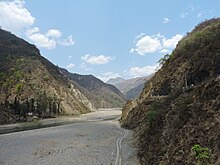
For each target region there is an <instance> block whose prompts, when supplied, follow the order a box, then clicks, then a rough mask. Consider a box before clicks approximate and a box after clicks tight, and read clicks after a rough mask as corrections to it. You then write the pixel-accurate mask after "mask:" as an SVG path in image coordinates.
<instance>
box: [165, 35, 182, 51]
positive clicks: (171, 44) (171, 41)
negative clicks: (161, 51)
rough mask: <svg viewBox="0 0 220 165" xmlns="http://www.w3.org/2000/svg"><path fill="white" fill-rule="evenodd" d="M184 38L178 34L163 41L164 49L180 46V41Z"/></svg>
mask: <svg viewBox="0 0 220 165" xmlns="http://www.w3.org/2000/svg"><path fill="white" fill-rule="evenodd" d="M182 38H183V35H182V34H176V35H175V36H173V37H172V38H170V39H164V40H163V48H166V49H173V48H175V46H176V45H177V44H178V42H179V40H181V39H182Z"/></svg>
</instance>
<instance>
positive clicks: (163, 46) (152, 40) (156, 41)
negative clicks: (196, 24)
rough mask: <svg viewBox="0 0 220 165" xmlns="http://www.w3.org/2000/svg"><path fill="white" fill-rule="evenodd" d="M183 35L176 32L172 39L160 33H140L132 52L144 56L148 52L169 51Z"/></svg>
mask: <svg viewBox="0 0 220 165" xmlns="http://www.w3.org/2000/svg"><path fill="white" fill-rule="evenodd" d="M182 37H183V35H181V34H176V35H175V36H173V37H172V38H170V39H167V38H166V37H165V36H163V35H161V34H160V33H158V34H157V35H153V36H149V35H143V33H141V35H138V37H136V39H135V47H134V48H132V49H131V50H130V53H137V54H139V55H142V56H144V55H145V54H148V53H156V52H160V53H164V52H166V53H168V52H171V51H172V49H174V48H175V46H176V45H177V43H178V41H179V40H180V39H181V38H182Z"/></svg>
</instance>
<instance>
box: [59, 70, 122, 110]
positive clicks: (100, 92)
mask: <svg viewBox="0 0 220 165" xmlns="http://www.w3.org/2000/svg"><path fill="white" fill-rule="evenodd" d="M60 70H61V72H62V73H64V74H65V75H66V77H68V78H69V79H70V80H72V81H74V82H76V83H77V84H78V86H79V87H78V89H79V90H80V91H81V93H83V94H84V95H85V96H86V97H87V98H88V99H89V100H90V101H91V102H92V104H93V106H94V107H95V108H114V107H122V106H124V104H125V97H124V95H123V94H122V93H121V92H120V91H119V90H118V89H117V88H116V87H115V86H113V85H110V84H106V83H104V82H103V81H101V80H99V79H98V78H96V77H95V76H93V75H79V74H76V73H74V74H73V73H69V72H68V71H67V70H65V69H61V68H60ZM77 84H76V85H77Z"/></svg>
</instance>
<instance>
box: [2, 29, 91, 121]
mask: <svg viewBox="0 0 220 165" xmlns="http://www.w3.org/2000/svg"><path fill="white" fill-rule="evenodd" d="M0 77H1V79H0V113H1V114H0V123H11V122H16V121H18V120H19V121H21V120H24V121H25V120H27V114H28V113H31V114H34V115H36V116H38V117H40V118H45V117H52V116H57V115H60V114H80V113H86V112H89V111H91V110H92V104H91V102H90V101H89V100H88V99H87V98H86V97H85V96H84V95H83V94H82V93H81V92H80V91H79V90H78V89H77V88H76V87H75V86H74V84H73V83H71V82H70V81H69V80H68V79H67V78H66V77H65V76H64V75H63V74H62V73H61V72H60V71H59V69H58V67H56V66H55V65H53V64H52V63H51V62H49V61H48V60H47V59H45V58H44V57H42V56H41V55H40V52H39V50H38V49H37V48H36V47H35V46H34V45H31V44H29V43H27V42H26V41H24V40H23V39H20V38H18V37H16V36H15V35H13V34H11V33H10V32H7V31H3V30H0Z"/></svg>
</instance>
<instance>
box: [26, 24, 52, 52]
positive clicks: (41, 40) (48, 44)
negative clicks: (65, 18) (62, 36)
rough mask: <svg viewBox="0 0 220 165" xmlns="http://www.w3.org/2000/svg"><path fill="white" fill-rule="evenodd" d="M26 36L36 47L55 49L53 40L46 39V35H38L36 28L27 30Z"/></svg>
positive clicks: (38, 31)
mask: <svg viewBox="0 0 220 165" xmlns="http://www.w3.org/2000/svg"><path fill="white" fill-rule="evenodd" d="M48 32H49V31H48ZM26 36H27V38H28V39H29V40H30V41H32V42H33V43H34V44H35V45H37V46H38V47H43V48H47V49H53V48H55V47H56V41H55V40H54V39H53V38H50V37H48V36H47V34H42V33H40V29H39V28H38V27H34V28H33V29H29V30H28V31H27V32H26Z"/></svg>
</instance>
